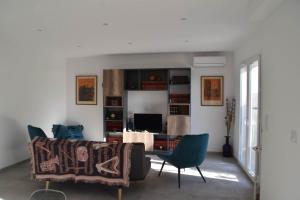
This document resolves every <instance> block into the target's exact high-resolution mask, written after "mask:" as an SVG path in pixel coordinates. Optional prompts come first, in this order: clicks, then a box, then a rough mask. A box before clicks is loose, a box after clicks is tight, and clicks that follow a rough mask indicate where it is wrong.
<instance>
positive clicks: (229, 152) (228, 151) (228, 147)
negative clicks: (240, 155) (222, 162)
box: [223, 136, 232, 157]
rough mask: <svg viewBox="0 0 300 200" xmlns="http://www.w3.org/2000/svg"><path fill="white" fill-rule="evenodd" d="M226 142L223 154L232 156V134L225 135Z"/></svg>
mask: <svg viewBox="0 0 300 200" xmlns="http://www.w3.org/2000/svg"><path fill="white" fill-rule="evenodd" d="M225 139H226V143H225V144H224V145H223V156H224V157H231V156H232V146H231V145H230V144H229V139H230V136H225Z"/></svg>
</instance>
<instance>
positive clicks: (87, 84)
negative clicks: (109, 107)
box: [76, 76, 97, 105]
mask: <svg viewBox="0 0 300 200" xmlns="http://www.w3.org/2000/svg"><path fill="white" fill-rule="evenodd" d="M76 104H77V105H97V76H76Z"/></svg>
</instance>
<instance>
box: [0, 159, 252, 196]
mask: <svg viewBox="0 0 300 200" xmlns="http://www.w3.org/2000/svg"><path fill="white" fill-rule="evenodd" d="M161 162H162V161H161V160H159V159H158V158H157V157H155V156H153V157H152V169H151V170H150V172H149V174H148V176H147V177H146V179H145V180H144V181H139V182H132V183H131V184H130V187H129V188H126V189H125V190H124V192H123V199H124V200H126V199H130V200H154V199H170V200H177V199H178V200H179V199H185V200H191V199H197V200H202V199H203V200H250V199H251V197H252V187H253V186H252V183H251V182H250V181H249V179H248V178H247V176H246V175H245V174H244V173H243V172H242V170H241V169H240V168H239V167H238V165H237V163H236V162H235V160H234V159H232V158H223V157H222V156H220V155H218V154H208V156H207V159H206V160H205V162H204V163H203V165H202V166H201V167H200V168H201V170H202V173H203V175H204V176H205V177H206V180H207V183H206V184H205V183H204V182H203V180H202V179H201V177H200V175H199V174H198V171H197V169H185V170H182V177H181V189H178V187H177V169H176V168H174V167H172V166H170V165H167V164H166V165H165V169H164V171H163V173H162V175H161V176H160V177H158V175H157V174H158V170H159V168H160V166H161ZM30 170H31V169H30V164H29V162H25V163H21V164H18V165H15V166H13V167H10V168H8V169H5V170H2V171H1V172H0V200H18V199H28V198H29V196H30V194H31V193H32V192H33V191H35V190H37V189H41V188H43V187H44V183H41V182H36V181H33V180H31V178H30ZM50 188H52V189H57V190H61V191H63V192H64V193H65V194H66V195H67V197H68V199H69V200H82V199H86V200H87V199H88V200H100V199H105V200H112V199H116V188H113V187H108V186H103V185H99V184H84V183H51V184H50Z"/></svg>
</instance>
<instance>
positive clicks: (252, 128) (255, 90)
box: [239, 57, 261, 199]
mask: <svg viewBox="0 0 300 200" xmlns="http://www.w3.org/2000/svg"><path fill="white" fill-rule="evenodd" d="M259 122H260V60H259V57H256V58H254V59H252V60H250V61H248V62H246V63H245V64H243V65H242V66H241V70H240V116H239V162H240V163H241V165H242V167H243V168H244V170H245V171H246V172H247V174H248V175H249V177H250V178H251V179H252V180H253V181H254V183H255V187H254V188H255V199H257V198H256V196H257V193H259V190H258V189H257V188H259V178H258V176H259V160H260V159H259V156H260V149H261V148H260V123H259Z"/></svg>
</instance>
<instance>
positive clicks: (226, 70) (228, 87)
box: [191, 53, 233, 152]
mask: <svg viewBox="0 0 300 200" xmlns="http://www.w3.org/2000/svg"><path fill="white" fill-rule="evenodd" d="M226 58H227V61H226V62H227V63H226V65H225V66H224V67H216V68H192V71H191V75H192V76H191V83H192V89H191V103H192V112H191V123H192V124H191V125H192V127H191V130H192V133H193V134H199V133H204V132H207V133H209V134H210V135H209V137H210V138H209V151H213V152H221V151H222V146H223V144H224V142H225V137H224V136H225V135H226V127H225V121H224V117H225V114H226V113H225V110H226V107H225V99H226V97H228V98H230V99H231V98H232V97H233V77H232V73H233V71H232V70H233V57H232V54H231V53H227V54H226ZM205 75H209V76H224V106H201V93H200V91H201V84H200V83H201V81H200V77H201V76H205Z"/></svg>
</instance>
